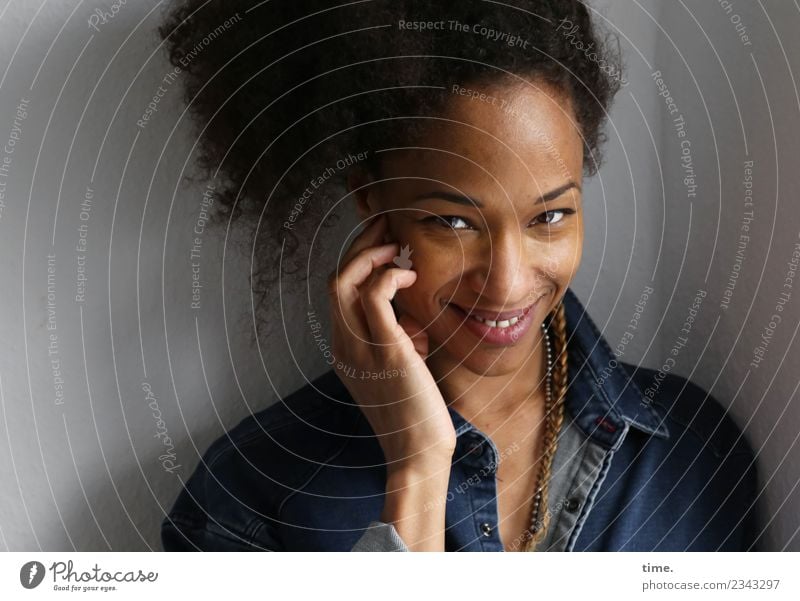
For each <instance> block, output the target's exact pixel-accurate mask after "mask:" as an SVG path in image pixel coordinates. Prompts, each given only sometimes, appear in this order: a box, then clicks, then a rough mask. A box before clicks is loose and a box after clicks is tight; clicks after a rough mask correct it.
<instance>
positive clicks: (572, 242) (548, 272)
mask: <svg viewBox="0 0 800 601" xmlns="http://www.w3.org/2000/svg"><path fill="white" fill-rule="evenodd" d="M582 253H583V243H582V237H581V236H580V235H577V234H574V233H573V234H570V235H568V236H564V237H562V238H560V239H558V240H551V241H550V242H548V243H547V244H546V245H544V247H543V248H542V249H541V250H540V251H539V253H537V263H538V264H539V266H540V270H541V272H542V273H543V274H544V277H546V278H547V279H549V280H555V281H561V282H568V281H569V280H571V279H572V278H573V277H574V275H575V273H576V272H577V271H578V269H579V268H580V263H581V255H582Z"/></svg>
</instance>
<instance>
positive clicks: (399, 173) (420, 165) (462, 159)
mask: <svg viewBox="0 0 800 601" xmlns="http://www.w3.org/2000/svg"><path fill="white" fill-rule="evenodd" d="M448 92H449V93H450V95H451V97H450V99H449V101H448V104H447V106H446V112H445V114H444V115H443V117H442V118H441V119H437V120H432V121H431V126H430V127H428V128H426V129H425V132H424V133H423V134H422V137H421V138H420V139H418V140H417V143H416V145H418V146H420V147H423V148H426V149H428V148H429V149H431V150H414V151H412V152H391V153H388V156H387V157H386V158H387V161H386V166H387V169H386V172H385V174H384V175H385V176H387V177H408V176H413V177H417V178H431V179H437V180H440V181H443V182H444V183H451V184H455V183H456V182H458V184H459V185H472V186H484V185H498V184H499V185H502V186H511V187H512V188H513V187H514V186H517V185H519V186H522V185H524V186H525V187H527V188H530V186H531V185H533V186H537V185H538V186H541V187H542V189H544V188H546V187H548V186H550V187H553V186H557V185H559V184H561V183H563V182H565V181H567V180H570V179H572V180H574V181H576V182H578V183H580V178H581V172H582V169H583V143H582V139H581V135H580V132H579V129H578V127H577V124H576V122H575V117H574V113H573V109H572V106H571V102H570V101H569V98H568V96H567V95H566V94H563V93H561V92H560V91H558V90H556V89H555V88H553V87H551V86H547V85H544V84H541V83H527V82H526V83H523V82H520V83H515V84H511V85H508V84H506V85H498V84H494V85H480V84H474V85H470V86H469V87H467V86H453V87H452V88H451V89H450V90H448ZM448 180H453V181H448Z"/></svg>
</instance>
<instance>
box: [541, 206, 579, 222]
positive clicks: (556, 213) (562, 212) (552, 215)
mask: <svg viewBox="0 0 800 601" xmlns="http://www.w3.org/2000/svg"><path fill="white" fill-rule="evenodd" d="M574 212H575V211H574V210H573V209H554V210H552V211H545V212H544V213H542V214H541V215H538V216H537V217H536V218H535V219H534V220H533V221H534V223H539V224H544V225H554V224H556V223H558V222H559V221H561V220H562V219H564V217H565V216H566V215H572V214H573V213H574ZM542 217H544V218H545V220H544V221H539V220H540V219H541V218H542Z"/></svg>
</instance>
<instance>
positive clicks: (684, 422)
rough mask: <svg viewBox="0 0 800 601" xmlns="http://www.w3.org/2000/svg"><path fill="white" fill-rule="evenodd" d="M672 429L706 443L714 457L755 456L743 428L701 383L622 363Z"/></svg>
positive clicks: (675, 434) (674, 434)
mask: <svg viewBox="0 0 800 601" xmlns="http://www.w3.org/2000/svg"><path fill="white" fill-rule="evenodd" d="M620 364H621V365H622V367H623V369H624V370H625V371H626V372H627V373H628V375H629V377H630V379H631V380H632V381H633V382H634V383H635V384H636V386H637V387H638V389H639V390H640V391H641V393H642V402H643V403H645V404H648V405H650V407H652V408H653V409H654V410H655V411H656V413H657V414H658V415H659V417H660V418H661V419H662V420H664V423H665V424H666V426H667V429H668V430H669V434H670V438H671V439H674V438H676V437H680V436H682V435H684V436H688V437H690V438H691V439H692V440H693V441H695V442H697V443H702V445H703V448H705V449H707V450H708V451H709V452H710V453H712V454H713V455H714V456H716V457H718V458H721V457H726V456H729V455H753V450H752V447H751V446H750V445H749V443H748V442H747V439H746V437H745V436H744V434H743V431H742V429H741V428H740V427H739V425H738V424H737V422H736V421H735V420H734V418H733V417H732V416H731V414H730V413H729V411H728V410H727V408H726V407H724V406H723V405H722V403H721V402H720V401H719V400H718V399H717V398H716V397H714V396H713V395H712V394H710V393H709V392H708V391H707V390H705V389H704V388H702V387H701V386H699V385H697V384H695V383H694V382H692V381H691V380H689V379H687V378H684V377H682V376H680V375H678V374H675V373H671V372H664V371H660V370H656V369H651V368H647V367H643V366H636V365H632V364H629V363H625V362H620Z"/></svg>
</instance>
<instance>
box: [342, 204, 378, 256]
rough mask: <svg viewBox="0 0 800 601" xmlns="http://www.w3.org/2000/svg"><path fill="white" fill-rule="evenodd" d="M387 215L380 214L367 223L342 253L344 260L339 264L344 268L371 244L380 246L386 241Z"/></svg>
mask: <svg viewBox="0 0 800 601" xmlns="http://www.w3.org/2000/svg"><path fill="white" fill-rule="evenodd" d="M386 221H387V219H386V215H385V214H384V215H378V216H376V217H373V219H372V221H370V222H369V223H368V224H367V227H365V228H364V230H363V231H362V232H361V233H360V234H359V235H358V236H356V237H355V239H354V240H353V242H352V244H350V248H348V249H347V251H345V253H344V255H342V260H341V261H340V263H339V265H340V266H341V267H342V268H343V267H344V266H345V265H347V264H348V263H349V262H350V261H352V260H353V258H354V257H355V256H356V255H358V254H359V253H360V252H361V251H363V250H364V249H365V248H369V247H370V246H380V245H382V244H384V243H385V236H386Z"/></svg>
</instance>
